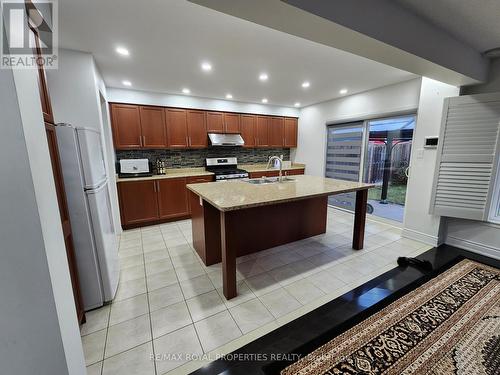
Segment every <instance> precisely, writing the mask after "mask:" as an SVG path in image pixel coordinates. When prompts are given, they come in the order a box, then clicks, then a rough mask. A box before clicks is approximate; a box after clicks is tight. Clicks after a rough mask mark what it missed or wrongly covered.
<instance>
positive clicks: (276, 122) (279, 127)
mask: <svg viewBox="0 0 500 375" xmlns="http://www.w3.org/2000/svg"><path fill="white" fill-rule="evenodd" d="M283 124H284V119H283V117H271V121H270V125H269V146H271V147H283V143H284V139H283V137H284V133H283V130H284V125H283Z"/></svg>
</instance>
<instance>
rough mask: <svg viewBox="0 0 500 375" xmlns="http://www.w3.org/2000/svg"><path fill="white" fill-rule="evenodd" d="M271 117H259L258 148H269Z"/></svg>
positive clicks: (256, 133) (257, 130) (256, 134)
mask: <svg viewBox="0 0 500 375" xmlns="http://www.w3.org/2000/svg"><path fill="white" fill-rule="evenodd" d="M269 122H270V121H269V117H268V116H257V126H256V128H255V129H256V132H255V138H256V144H255V146H257V147H268V146H269Z"/></svg>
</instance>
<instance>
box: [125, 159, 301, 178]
mask: <svg viewBox="0 0 500 375" xmlns="http://www.w3.org/2000/svg"><path fill="white" fill-rule="evenodd" d="M266 166H267V165H266V164H241V165H238V168H241V169H244V170H246V171H248V172H265V171H270V170H274V169H273V168H270V169H266ZM305 167H306V166H305V164H296V163H294V164H292V166H291V167H289V168H283V170H284V171H286V170H292V169H304V168H305ZM198 176H213V173H212V172H207V171H206V170H205V168H204V167H198V168H167V173H166V174H163V175H159V174H155V175H152V176H149V177H133V178H127V177H125V178H120V177H118V175H117V176H116V182H125V181H147V180H161V179H164V178H178V177H198Z"/></svg>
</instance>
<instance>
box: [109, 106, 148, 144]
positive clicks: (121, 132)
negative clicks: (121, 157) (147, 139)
mask: <svg viewBox="0 0 500 375" xmlns="http://www.w3.org/2000/svg"><path fill="white" fill-rule="evenodd" d="M111 121H112V123H113V126H112V128H113V141H114V144H115V148H117V149H131V148H132V149H134V148H141V147H142V132H141V116H140V113H139V106H136V105H129V104H111Z"/></svg>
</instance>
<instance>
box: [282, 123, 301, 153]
mask: <svg viewBox="0 0 500 375" xmlns="http://www.w3.org/2000/svg"><path fill="white" fill-rule="evenodd" d="M298 130H299V129H298V120H297V119H296V118H292V117H285V131H284V133H285V143H284V146H285V147H297V133H298Z"/></svg>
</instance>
